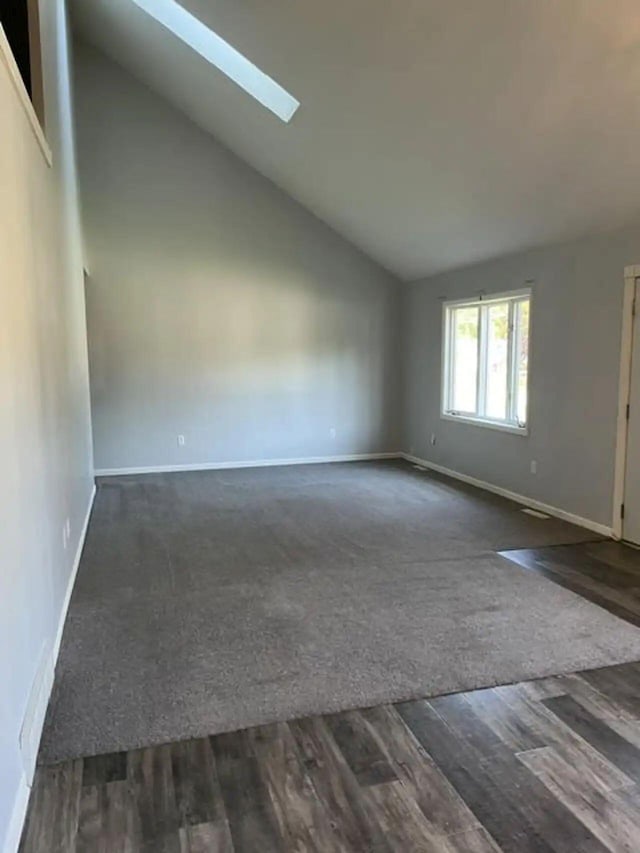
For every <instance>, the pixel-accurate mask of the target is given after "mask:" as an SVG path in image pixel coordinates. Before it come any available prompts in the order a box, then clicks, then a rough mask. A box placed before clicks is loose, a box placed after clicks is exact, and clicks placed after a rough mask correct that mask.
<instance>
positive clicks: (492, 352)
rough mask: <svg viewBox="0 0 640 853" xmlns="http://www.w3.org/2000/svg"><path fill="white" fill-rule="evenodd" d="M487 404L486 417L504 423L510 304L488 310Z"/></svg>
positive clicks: (505, 303)
mask: <svg viewBox="0 0 640 853" xmlns="http://www.w3.org/2000/svg"><path fill="white" fill-rule="evenodd" d="M487 315H488V316H487V377H486V383H487V385H486V389H487V398H486V400H487V402H486V412H485V414H486V416H487V417H488V418H494V419H495V420H500V421H503V420H505V419H506V417H507V371H508V361H509V303H508V302H500V303H498V304H497V305H490V306H489V308H488V309H487Z"/></svg>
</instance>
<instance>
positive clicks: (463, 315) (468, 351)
mask: <svg viewBox="0 0 640 853" xmlns="http://www.w3.org/2000/svg"><path fill="white" fill-rule="evenodd" d="M478 317H479V312H478V308H477V307H474V308H456V309H454V311H453V322H452V333H453V353H452V356H453V373H452V378H453V393H452V394H451V408H452V409H453V411H456V412H470V413H475V411H476V395H477V380H478Z"/></svg>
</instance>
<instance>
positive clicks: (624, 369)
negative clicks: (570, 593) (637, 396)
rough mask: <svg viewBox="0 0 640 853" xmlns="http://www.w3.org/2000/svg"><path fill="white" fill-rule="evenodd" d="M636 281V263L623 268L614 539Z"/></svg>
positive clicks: (618, 535) (618, 525)
mask: <svg viewBox="0 0 640 853" xmlns="http://www.w3.org/2000/svg"><path fill="white" fill-rule="evenodd" d="M638 278H640V264H636V265H635V266H630V267H625V270H624V296H623V304H622V334H621V342H620V374H619V384H618V428H617V436H616V463H615V473H614V481H613V520H612V525H611V527H612V530H613V538H614V539H622V504H623V503H624V481H625V475H626V462H627V429H628V421H627V406H628V405H629V395H630V393H631V353H632V349H633V321H634V318H633V300H634V298H635V293H636V279H638Z"/></svg>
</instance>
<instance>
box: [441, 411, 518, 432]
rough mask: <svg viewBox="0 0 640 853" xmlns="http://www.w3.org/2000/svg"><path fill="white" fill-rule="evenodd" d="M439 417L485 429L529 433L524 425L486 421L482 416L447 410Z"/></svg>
mask: <svg viewBox="0 0 640 853" xmlns="http://www.w3.org/2000/svg"><path fill="white" fill-rule="evenodd" d="M440 417H441V418H442V420H443V421H454V422H455V423H460V424H472V425H473V426H479V427H484V428H485V429H495V430H498V432H511V433H513V434H515V435H529V428H528V427H526V426H524V427H520V426H513V425H511V424H504V423H500V421H487V420H484V419H482V418H471V417H467V416H465V415H450V414H448V413H447V412H441V413H440Z"/></svg>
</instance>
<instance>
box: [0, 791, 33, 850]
mask: <svg viewBox="0 0 640 853" xmlns="http://www.w3.org/2000/svg"><path fill="white" fill-rule="evenodd" d="M30 793H31V788H30V787H29V785H28V784H27V779H26V777H25V776H24V775H22V776H20V782H19V783H18V790H17V791H16V796H15V799H14V801H13V811H12V812H11V819H10V820H9V826H8V827H7V834H6V835H5V837H4V846H3V848H2V849H3V853H17V850H18V847H19V846H20V837H21V836H22V827H23V826H24V821H25V818H26V816H27V807H28V805H29V794H30Z"/></svg>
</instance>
